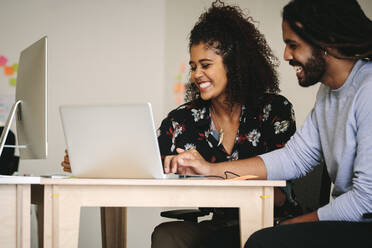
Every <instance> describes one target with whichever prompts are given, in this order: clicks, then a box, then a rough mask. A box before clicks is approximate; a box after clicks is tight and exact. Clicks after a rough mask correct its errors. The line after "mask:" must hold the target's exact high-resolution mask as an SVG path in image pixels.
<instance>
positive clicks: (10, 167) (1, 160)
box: [0, 127, 19, 175]
mask: <svg viewBox="0 0 372 248" xmlns="http://www.w3.org/2000/svg"><path fill="white" fill-rule="evenodd" d="M3 129H4V127H0V134H1V133H2V132H3ZM5 144H6V145H15V135H14V133H13V132H12V131H11V130H9V133H8V137H7V138H6V141H5ZM14 150H15V149H14V148H9V147H4V149H3V152H2V154H1V156H0V174H1V175H12V174H13V173H14V172H15V171H17V170H18V163H19V157H18V156H15V155H14Z"/></svg>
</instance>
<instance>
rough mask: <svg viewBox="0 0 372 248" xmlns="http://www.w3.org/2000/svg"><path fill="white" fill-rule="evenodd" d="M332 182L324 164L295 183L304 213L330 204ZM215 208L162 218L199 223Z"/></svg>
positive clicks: (177, 212) (171, 213)
mask: <svg viewBox="0 0 372 248" xmlns="http://www.w3.org/2000/svg"><path fill="white" fill-rule="evenodd" d="M330 189H331V181H330V179H329V176H328V172H327V167H326V166H325V164H324V162H322V163H321V164H320V165H319V166H317V167H315V168H314V169H313V170H312V171H311V172H310V173H308V174H307V175H306V176H304V177H302V178H299V179H296V180H294V181H293V191H294V193H295V195H296V200H297V201H298V203H299V204H300V206H301V207H302V210H303V213H309V212H312V211H314V210H316V209H318V208H320V207H322V206H324V205H326V204H327V203H328V202H329V197H330ZM211 212H213V208H199V209H180V210H169V211H164V212H161V213H160V216H162V217H165V218H171V219H179V220H186V221H192V222H198V217H202V216H206V215H209V214H210V213H211Z"/></svg>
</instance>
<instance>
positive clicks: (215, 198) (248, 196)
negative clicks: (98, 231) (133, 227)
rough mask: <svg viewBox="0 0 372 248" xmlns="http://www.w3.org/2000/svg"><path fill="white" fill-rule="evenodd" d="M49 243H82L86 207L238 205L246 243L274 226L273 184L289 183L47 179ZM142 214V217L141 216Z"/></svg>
mask: <svg viewBox="0 0 372 248" xmlns="http://www.w3.org/2000/svg"><path fill="white" fill-rule="evenodd" d="M41 185H43V194H44V247H54V248H68V247H74V248H77V247H78V234H79V220H80V208H81V207H93V206H96V207H236V208H239V209H240V225H241V226H240V232H241V244H242V245H244V243H245V241H246V240H247V238H248V237H249V236H250V235H251V234H252V233H253V232H255V231H256V230H258V229H261V228H264V227H269V226H272V224H273V207H274V201H273V196H274V194H273V187H274V186H285V181H265V180H251V181H224V180H201V179H197V180H177V179H175V180H171V179H168V180H154V179H148V180H138V179H44V178H42V179H41ZM139 218H140V217H139Z"/></svg>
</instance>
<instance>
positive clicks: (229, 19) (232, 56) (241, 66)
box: [185, 1, 279, 108]
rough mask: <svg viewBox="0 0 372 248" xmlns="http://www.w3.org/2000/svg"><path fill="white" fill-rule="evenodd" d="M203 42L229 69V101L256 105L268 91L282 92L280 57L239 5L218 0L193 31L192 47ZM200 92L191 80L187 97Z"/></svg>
mask: <svg viewBox="0 0 372 248" xmlns="http://www.w3.org/2000/svg"><path fill="white" fill-rule="evenodd" d="M200 43H205V44H206V45H208V46H210V47H211V48H213V49H215V51H216V52H217V54H219V55H221V56H222V59H223V63H224V65H225V67H226V71H227V86H226V93H227V99H226V100H227V102H228V103H230V104H233V103H240V104H247V107H252V108H253V107H254V106H257V105H258V102H259V100H260V98H262V96H263V95H264V94H265V93H277V92H279V86H278V85H279V82H278V77H277V72H276V70H275V69H276V67H277V66H278V60H277V58H276V57H275V56H274V55H273V53H272V51H271V49H270V48H269V46H268V45H267V43H266V40H265V38H264V36H263V35H262V34H261V33H260V32H259V31H258V30H257V29H256V27H255V25H254V24H253V19H252V18H251V17H245V15H244V13H243V12H242V10H241V9H240V8H239V7H237V6H231V5H225V4H224V3H222V2H220V1H215V2H214V3H213V4H212V6H211V7H210V8H209V9H208V10H207V11H206V12H204V13H203V14H202V15H201V16H200V17H199V20H198V22H197V23H196V24H195V26H194V27H193V29H192V30H191V33H190V38H189V49H191V47H192V46H193V45H198V44H200ZM190 81H191V80H190ZM199 94H200V93H199V90H198V89H197V87H196V86H195V85H194V84H193V83H192V82H189V83H188V84H187V86H186V97H185V100H186V101H189V100H195V99H197V98H199V97H200V95H199Z"/></svg>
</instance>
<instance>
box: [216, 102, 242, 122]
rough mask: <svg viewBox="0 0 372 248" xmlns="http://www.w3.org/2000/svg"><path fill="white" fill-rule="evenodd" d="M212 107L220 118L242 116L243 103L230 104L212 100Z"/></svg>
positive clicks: (230, 118)
mask: <svg viewBox="0 0 372 248" xmlns="http://www.w3.org/2000/svg"><path fill="white" fill-rule="evenodd" d="M211 108H212V111H213V112H214V113H213V114H214V115H216V116H218V117H219V118H220V119H224V120H226V119H229V120H232V119H236V116H238V118H239V116H240V111H241V104H238V103H235V104H229V103H226V102H222V101H213V100H212V101H211Z"/></svg>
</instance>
